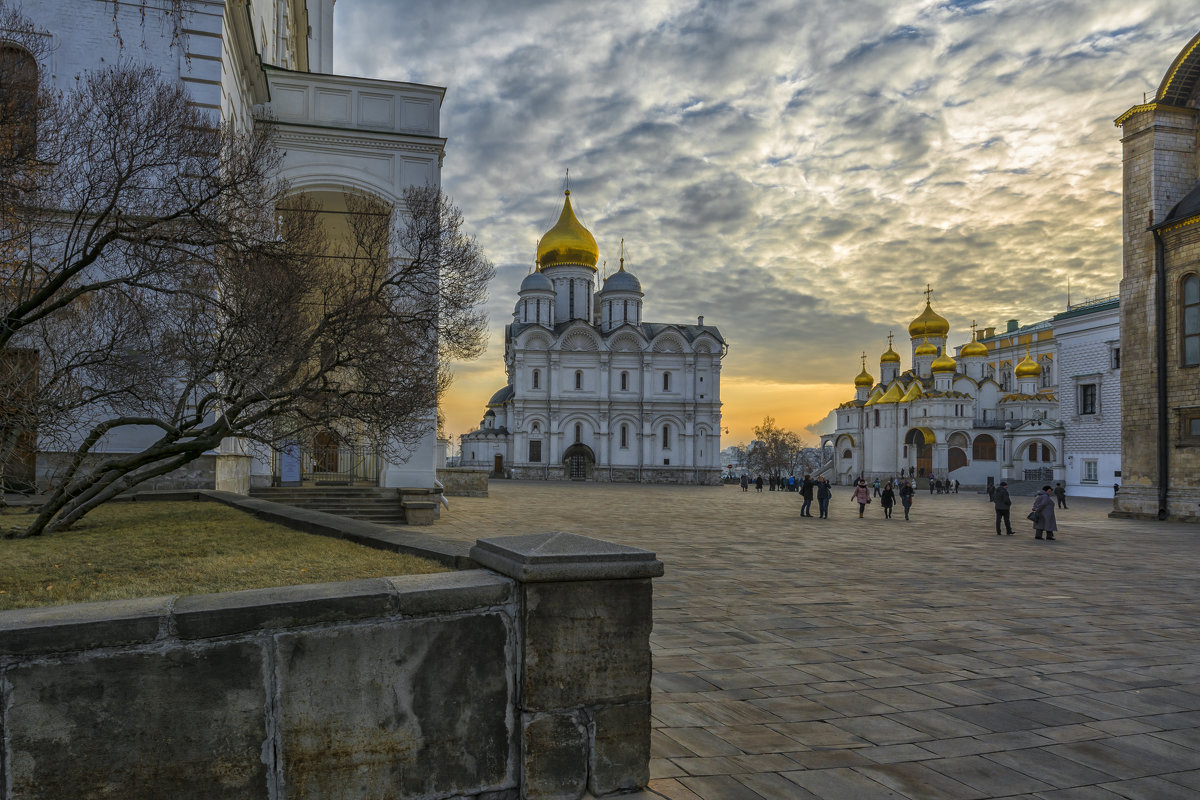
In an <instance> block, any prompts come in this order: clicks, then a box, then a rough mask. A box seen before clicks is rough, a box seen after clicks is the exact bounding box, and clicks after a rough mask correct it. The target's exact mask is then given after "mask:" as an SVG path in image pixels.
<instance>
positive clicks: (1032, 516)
mask: <svg viewBox="0 0 1200 800" xmlns="http://www.w3.org/2000/svg"><path fill="white" fill-rule="evenodd" d="M1025 519H1027V520H1029V521H1030V522H1037V521H1038V513H1037V512H1036V511H1030V512H1029V513H1028V514H1026V515H1025Z"/></svg>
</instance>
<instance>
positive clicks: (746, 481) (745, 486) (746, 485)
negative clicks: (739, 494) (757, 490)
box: [740, 472, 750, 492]
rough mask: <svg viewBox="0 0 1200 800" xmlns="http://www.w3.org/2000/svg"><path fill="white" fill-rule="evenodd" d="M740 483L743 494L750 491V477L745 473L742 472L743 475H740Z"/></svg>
mask: <svg viewBox="0 0 1200 800" xmlns="http://www.w3.org/2000/svg"><path fill="white" fill-rule="evenodd" d="M740 483H741V484H742V491H743V492H748V491H750V476H749V475H747V474H746V473H744V472H743V473H742V479H741V481H740Z"/></svg>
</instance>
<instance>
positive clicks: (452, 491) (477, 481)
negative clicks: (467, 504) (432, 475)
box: [437, 467, 488, 497]
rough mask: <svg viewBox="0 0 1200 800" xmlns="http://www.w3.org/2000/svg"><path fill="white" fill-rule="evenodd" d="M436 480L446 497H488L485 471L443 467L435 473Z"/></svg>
mask: <svg viewBox="0 0 1200 800" xmlns="http://www.w3.org/2000/svg"><path fill="white" fill-rule="evenodd" d="M437 479H438V483H440V484H442V487H443V489H442V494H444V495H446V497H487V496H488V473H487V470H481V469H462V468H453V467H450V468H446V467H443V468H442V469H439V470H438V471H437Z"/></svg>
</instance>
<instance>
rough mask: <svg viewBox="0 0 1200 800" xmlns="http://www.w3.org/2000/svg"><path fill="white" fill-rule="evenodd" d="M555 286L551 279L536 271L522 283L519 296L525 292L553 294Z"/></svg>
mask: <svg viewBox="0 0 1200 800" xmlns="http://www.w3.org/2000/svg"><path fill="white" fill-rule="evenodd" d="M553 291H554V284H552V283H551V282H550V279H549V278H547V277H546V276H545V275H543V274H542V271H541V270H534V271H533V272H531V273H529V274H528V275H526V276H525V280H523V281H521V288H520V289H519V290H518V294H524V293H525V292H553Z"/></svg>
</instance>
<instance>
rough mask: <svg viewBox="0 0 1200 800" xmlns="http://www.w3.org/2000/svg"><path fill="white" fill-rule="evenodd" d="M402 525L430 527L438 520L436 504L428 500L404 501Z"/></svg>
mask: <svg viewBox="0 0 1200 800" xmlns="http://www.w3.org/2000/svg"><path fill="white" fill-rule="evenodd" d="M401 505H402V506H403V507H404V524H406V525H432V524H433V523H434V522H436V521H437V518H438V504H437V503H434V502H432V501H429V500H405V501H404V502H403V503H401Z"/></svg>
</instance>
